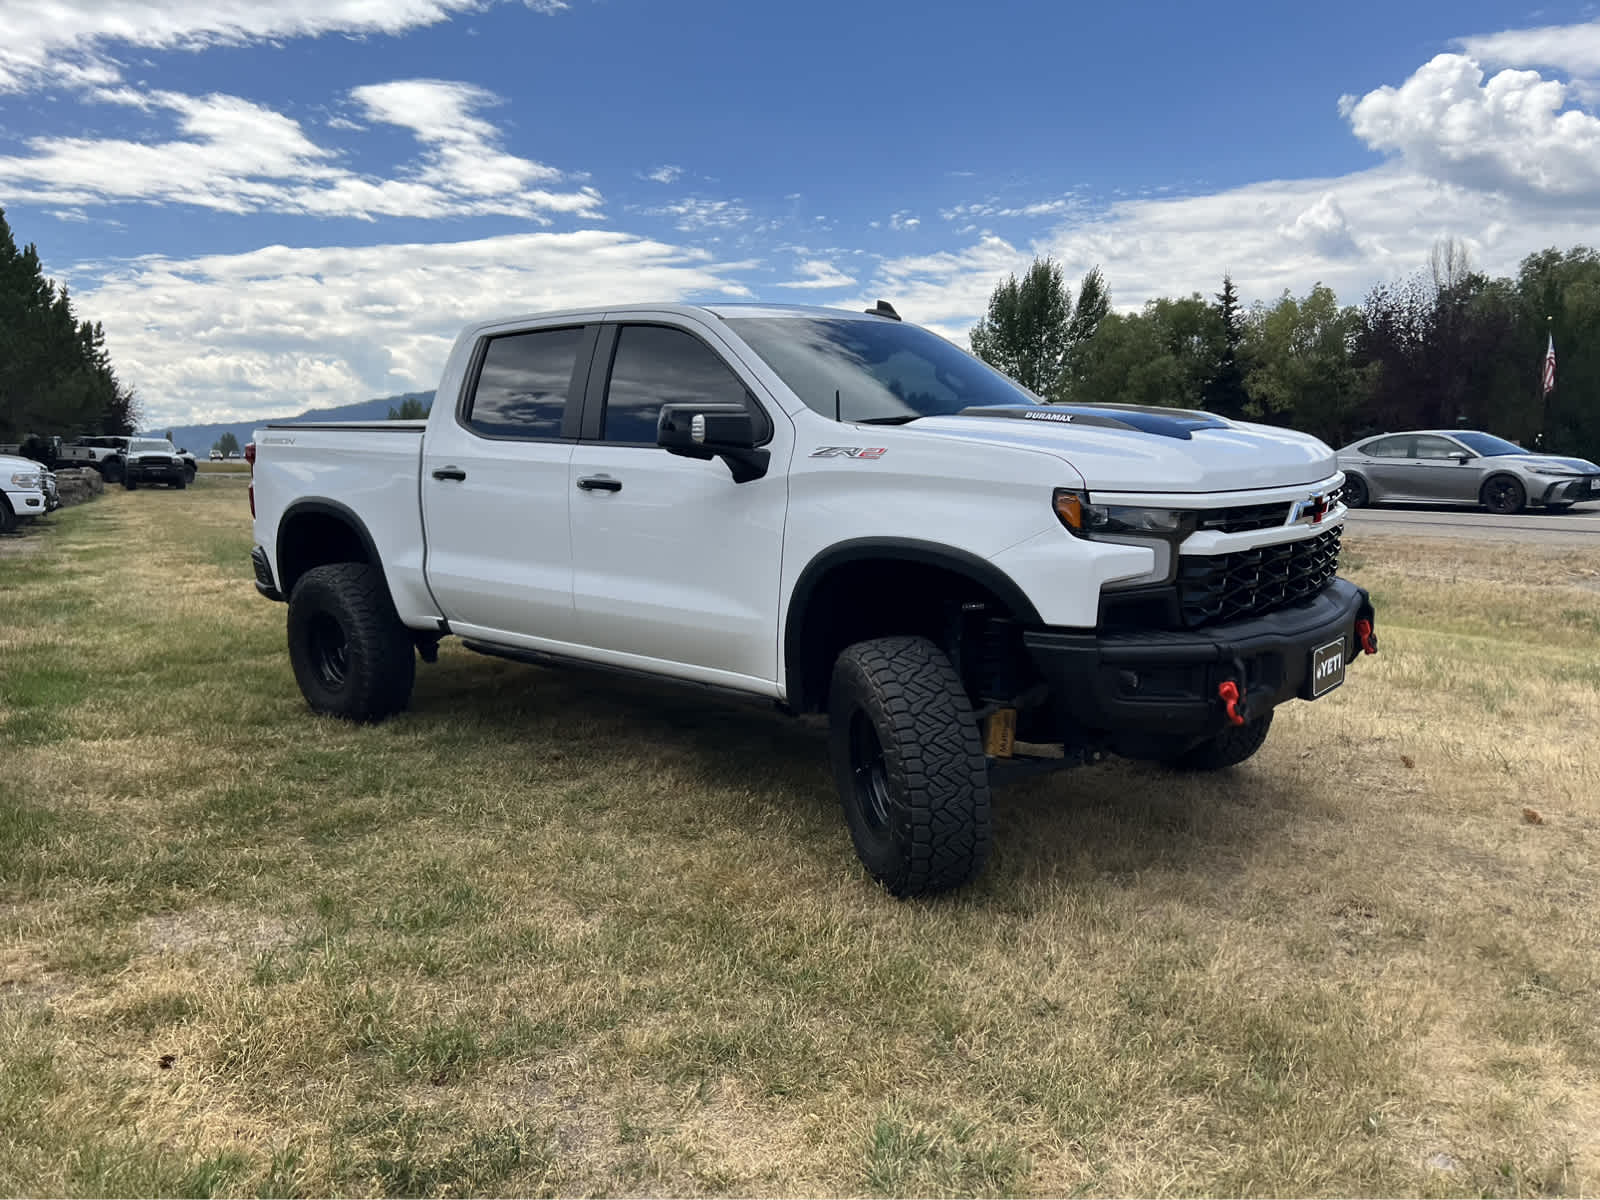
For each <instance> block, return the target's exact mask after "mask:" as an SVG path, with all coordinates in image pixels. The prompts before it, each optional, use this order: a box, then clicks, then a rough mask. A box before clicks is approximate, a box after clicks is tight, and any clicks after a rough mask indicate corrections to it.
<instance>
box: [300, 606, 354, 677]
mask: <svg viewBox="0 0 1600 1200" xmlns="http://www.w3.org/2000/svg"><path fill="white" fill-rule="evenodd" d="M308 632H309V635H310V640H311V665H312V667H313V668H314V669H315V670H316V672H317V678H318V679H320V680H322V682H323V684H324V685H325V686H327V687H331V688H338V687H343V686H344V681H345V675H346V673H347V672H348V671H349V669H350V639H348V638H347V637H345V635H344V627H343V626H342V625H340V624H339V622H337V621H335V620H334V619H333V618H332V617H330V616H329V615H328V614H327V613H318V614H317V615H316V616H315V617H313V618H312V620H311V628H310V630H309V631H308Z"/></svg>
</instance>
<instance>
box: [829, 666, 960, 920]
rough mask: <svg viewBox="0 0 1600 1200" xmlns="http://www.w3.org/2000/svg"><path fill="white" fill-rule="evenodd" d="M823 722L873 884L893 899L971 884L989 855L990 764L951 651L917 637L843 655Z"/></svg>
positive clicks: (841, 793) (857, 844)
mask: <svg viewBox="0 0 1600 1200" xmlns="http://www.w3.org/2000/svg"><path fill="white" fill-rule="evenodd" d="M828 718H829V743H830V750H831V756H832V759H833V775H834V782H835V783H836V785H837V786H838V789H839V799H840V803H841V804H842V806H843V808H844V814H845V821H846V823H847V824H848V825H849V828H850V838H851V840H852V841H853V842H854V843H855V847H856V853H857V854H858V855H860V857H861V861H862V863H863V864H864V865H865V866H866V868H867V870H868V871H869V872H871V874H872V877H873V878H874V879H876V880H877V881H878V882H879V883H880V884H882V885H883V887H884V889H885V890H887V891H888V892H889V893H890V894H891V895H894V896H921V895H927V894H929V893H932V892H942V891H947V890H949V889H950V888H956V887H960V886H961V885H962V884H964V883H967V882H968V881H970V880H971V879H973V878H974V877H975V876H976V875H977V874H978V872H979V871H981V870H982V869H983V864H984V860H985V859H986V858H988V855H989V842H990V811H989V764H988V759H987V758H986V757H985V756H984V752H983V742H982V740H981V739H980V738H979V736H978V722H977V720H976V718H974V717H973V715H972V705H971V704H970V702H969V701H968V699H967V694H966V690H965V689H964V688H963V687H962V685H961V678H960V676H959V675H957V674H956V671H955V668H954V667H952V666H951V665H950V660H949V659H948V658H947V657H945V654H944V652H943V651H942V650H940V649H939V648H938V647H937V646H935V645H934V644H933V643H932V642H930V641H928V640H927V639H926V638H920V637H889V638H877V639H874V640H872V641H867V642H857V643H856V644H855V645H853V646H850V647H848V648H847V649H846V650H845V651H844V652H843V653H842V654H841V655H840V656H839V659H838V661H837V662H836V663H835V664H834V668H833V683H832V686H831V688H830V690H829V695H828Z"/></svg>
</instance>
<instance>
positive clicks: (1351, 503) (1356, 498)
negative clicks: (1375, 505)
mask: <svg viewBox="0 0 1600 1200" xmlns="http://www.w3.org/2000/svg"><path fill="white" fill-rule="evenodd" d="M1344 503H1345V507H1346V508H1366V507H1367V505H1369V504H1371V503H1372V490H1371V489H1370V488H1368V487H1367V481H1366V480H1365V479H1363V478H1361V476H1359V475H1351V474H1349V473H1348V472H1346V474H1345V477H1344Z"/></svg>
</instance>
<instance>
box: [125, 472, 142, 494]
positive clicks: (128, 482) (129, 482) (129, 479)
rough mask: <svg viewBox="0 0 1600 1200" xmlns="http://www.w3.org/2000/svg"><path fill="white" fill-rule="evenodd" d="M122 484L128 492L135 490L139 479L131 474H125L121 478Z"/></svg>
mask: <svg viewBox="0 0 1600 1200" xmlns="http://www.w3.org/2000/svg"><path fill="white" fill-rule="evenodd" d="M122 486H123V487H124V488H125V489H127V490H128V491H130V492H132V491H136V490H137V489H138V487H139V481H138V480H137V479H135V478H134V477H133V476H132V475H125V476H123V478H122Z"/></svg>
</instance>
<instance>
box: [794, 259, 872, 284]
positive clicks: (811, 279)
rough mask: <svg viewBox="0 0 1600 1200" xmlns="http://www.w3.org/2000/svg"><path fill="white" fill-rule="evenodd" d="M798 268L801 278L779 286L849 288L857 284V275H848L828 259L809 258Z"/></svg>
mask: <svg viewBox="0 0 1600 1200" xmlns="http://www.w3.org/2000/svg"><path fill="white" fill-rule="evenodd" d="M796 269H797V270H798V271H799V273H800V278H798V279H791V280H789V281H788V282H787V283H780V284H778V285H777V286H778V287H782V288H847V287H854V286H855V282H856V280H855V276H853V275H846V274H845V273H844V272H843V271H841V270H839V268H838V267H836V266H834V265H833V264H832V263H831V262H828V261H827V260H826V259H821V258H813V259H807V260H806V261H804V262H802V263H800V264H799V266H798V267H797V268H796Z"/></svg>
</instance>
